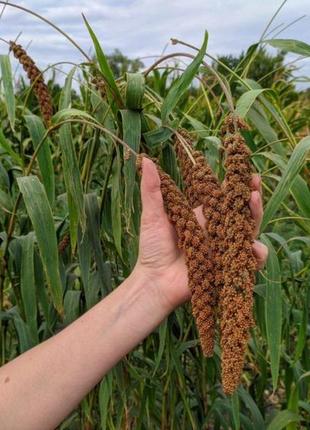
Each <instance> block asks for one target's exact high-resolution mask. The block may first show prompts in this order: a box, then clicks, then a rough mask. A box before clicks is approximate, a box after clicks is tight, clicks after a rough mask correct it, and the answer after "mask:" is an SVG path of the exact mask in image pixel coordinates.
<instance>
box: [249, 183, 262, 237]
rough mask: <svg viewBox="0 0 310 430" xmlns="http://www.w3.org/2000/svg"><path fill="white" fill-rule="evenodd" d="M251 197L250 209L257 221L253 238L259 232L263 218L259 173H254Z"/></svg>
mask: <svg viewBox="0 0 310 430" xmlns="http://www.w3.org/2000/svg"><path fill="white" fill-rule="evenodd" d="M251 188H252V190H253V191H252V193H251V198H250V203H249V206H250V210H251V215H252V218H253V219H254V221H255V228H254V232H253V238H255V237H257V236H258V234H259V229H260V225H261V222H262V219H263V201H262V184H261V178H260V176H259V175H253V177H252V181H251Z"/></svg>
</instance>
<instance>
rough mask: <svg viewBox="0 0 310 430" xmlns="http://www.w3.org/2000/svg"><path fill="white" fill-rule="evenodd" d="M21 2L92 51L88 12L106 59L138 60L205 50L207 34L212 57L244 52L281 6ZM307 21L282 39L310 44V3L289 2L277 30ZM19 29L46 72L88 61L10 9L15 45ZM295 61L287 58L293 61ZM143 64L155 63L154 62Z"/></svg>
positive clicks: (0, 25)
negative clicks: (175, 42)
mask: <svg viewBox="0 0 310 430" xmlns="http://www.w3.org/2000/svg"><path fill="white" fill-rule="evenodd" d="M15 1H16V3H17V4H19V5H22V6H25V7H27V8H30V9H32V10H34V11H36V12H37V13H40V14H42V15H44V16H45V17H46V18H48V19H50V20H52V21H53V22H54V23H55V24H57V25H58V26H60V27H61V28H62V29H63V30H65V31H66V32H68V33H69V34H70V35H71V36H72V37H73V38H74V39H75V40H76V41H77V42H78V43H79V44H80V45H81V46H82V47H83V49H84V50H85V51H87V52H88V53H90V52H91V42H90V39H89V36H88V33H87V31H86V29H85V26H84V24H83V21H82V18H81V12H83V13H84V14H85V15H86V17H87V18H88V20H89V22H90V23H91V25H92V27H93V29H94V30H95V32H96V33H97V36H98V37H99V39H100V41H101V44H102V46H103V48H104V50H105V51H106V52H107V53H109V52H111V51H112V50H113V49H114V48H119V49H120V50H121V51H122V52H123V53H124V54H126V55H128V56H130V57H134V58H136V57H145V56H151V55H160V54H161V53H162V51H163V49H166V51H165V52H166V53H169V52H173V51H176V50H180V48H181V47H178V46H171V44H169V41H170V38H171V37H176V38H179V39H182V40H184V41H187V42H188V43H191V44H194V45H196V46H199V45H200V44H201V42H202V37H203V33H204V30H205V29H207V30H208V32H209V46H208V51H209V52H210V53H211V54H213V55H221V54H229V53H231V54H238V53H240V52H241V51H242V50H244V49H246V48H247V47H248V46H249V45H250V44H252V43H254V42H256V41H257V40H258V39H259V37H260V35H261V33H262V31H263V29H264V28H265V26H266V24H267V22H268V21H269V19H270V18H271V16H272V15H273V13H274V12H275V11H276V9H277V8H278V7H279V5H280V4H281V1H278V0H277V1H275V0H247V1H245V0H212V1H211V0H118V1H112V0H101V1H96V0H93V1H91V0H74V1H73V0H63V1H59V0H58V1H57V0H54V1H52V0H40V1H36V0H27V1H19V0H15ZM302 15H307V16H306V17H305V18H303V19H302V20H301V21H299V22H297V23H296V24H295V25H294V26H292V27H289V28H288V29H287V30H285V31H284V32H283V33H281V35H280V36H279V37H281V38H295V39H301V40H303V41H305V42H307V43H310V0H288V1H287V3H286V4H285V6H284V8H283V9H282V10H281V12H280V14H279V16H278V17H277V18H276V20H275V22H274V23H273V28H274V27H276V26H278V25H282V27H279V30H280V29H281V28H283V27H284V26H286V25H287V24H289V23H290V22H292V21H293V20H295V19H297V18H299V17H300V16H302ZM20 31H22V35H21V37H20V39H19V41H20V43H21V44H22V45H24V46H26V45H27V44H29V43H30V46H29V53H30V54H31V55H32V56H33V58H34V59H35V60H36V61H37V63H38V64H39V66H40V67H41V68H44V67H46V66H47V65H48V64H51V63H55V62H59V61H73V62H80V61H83V58H82V56H81V54H80V53H79V52H78V51H77V50H76V49H75V48H74V47H73V46H72V45H70V43H69V42H68V41H67V40H65V39H64V38H63V37H62V36H61V35H59V34H58V33H57V32H55V31H54V30H53V29H51V28H49V27H48V26H47V25H46V24H45V23H43V22H40V21H38V20H37V19H36V18H34V17H32V16H30V15H27V14H25V13H23V12H21V11H18V10H16V9H13V8H11V7H9V6H8V7H7V8H6V9H5V11H4V14H3V16H2V18H1V21H0V36H1V37H2V38H5V39H14V38H15V37H16V36H17V34H18V33H19V32H20ZM167 44H168V46H167ZM0 46H1V48H0V53H6V52H7V47H6V45H5V44H2V45H0ZM181 50H182V51H184V49H183V48H181ZM293 58H294V56H290V57H288V61H289V60H291V59H293ZM143 61H144V62H145V64H149V63H150V61H151V60H143ZM298 65H299V66H300V67H302V68H301V70H300V71H299V72H298V74H300V75H307V76H308V77H309V76H310V60H309V59H306V60H303V61H302V62H299V63H298Z"/></svg>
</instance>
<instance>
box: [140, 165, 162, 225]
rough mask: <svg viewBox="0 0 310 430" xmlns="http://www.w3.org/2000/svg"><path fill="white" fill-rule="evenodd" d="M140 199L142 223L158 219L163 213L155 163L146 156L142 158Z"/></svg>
mask: <svg viewBox="0 0 310 430" xmlns="http://www.w3.org/2000/svg"><path fill="white" fill-rule="evenodd" d="M141 200H142V208H143V210H142V215H141V219H142V221H143V222H144V223H145V222H147V223H152V222H154V221H155V220H156V221H158V219H160V218H161V217H162V216H163V215H165V209H164V202H163V197H162V194H161V190H160V178H159V175H158V172H157V169H156V166H155V164H154V163H153V161H151V160H149V159H148V158H146V157H144V158H143V160H142V179H141Z"/></svg>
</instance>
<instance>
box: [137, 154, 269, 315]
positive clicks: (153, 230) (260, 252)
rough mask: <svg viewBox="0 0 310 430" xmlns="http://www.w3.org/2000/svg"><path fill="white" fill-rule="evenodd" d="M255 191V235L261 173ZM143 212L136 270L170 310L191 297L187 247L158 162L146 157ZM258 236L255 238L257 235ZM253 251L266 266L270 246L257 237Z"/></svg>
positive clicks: (259, 217) (198, 213)
mask: <svg viewBox="0 0 310 430" xmlns="http://www.w3.org/2000/svg"><path fill="white" fill-rule="evenodd" d="M251 186H252V189H253V191H252V194H251V199H250V202H249V206H250V210H251V214H252V217H253V219H254V220H255V232H254V234H255V237H257V235H258V233H259V227H260V223H261V220H262V216H263V205H262V197H261V194H262V190H261V180H260V177H259V176H258V175H255V176H253V179H252V183H251ZM141 199H142V206H143V210H142V215H141V226H140V244H139V257H138V261H137V265H136V268H135V269H136V270H140V271H142V272H143V274H144V276H145V278H146V279H147V281H148V282H150V283H151V284H152V285H155V287H156V288H157V291H158V293H159V295H160V297H161V298H162V300H163V305H164V306H167V307H168V309H169V310H170V311H172V310H173V309H174V308H176V307H177V306H178V305H180V304H182V303H184V302H185V301H187V300H189V299H190V297H191V292H190V290H189V288H188V278H187V268H186V264H185V258H184V254H183V251H182V250H180V249H179V248H178V247H177V238H176V232H175V230H174V227H173V225H172V224H171V223H170V221H169V220H168V216H167V214H166V212H165V209H164V203H163V198H162V194H161V190H160V179H159V176H158V173H157V169H156V166H155V164H154V163H153V162H152V161H151V160H149V159H147V158H143V164H142V180H141ZM194 212H195V214H196V217H197V219H198V222H199V223H200V225H201V226H202V227H203V226H204V224H205V218H204V216H203V214H202V207H201V206H200V207H198V208H196V209H195V210H194ZM254 239H255V238H254ZM253 252H254V255H255V257H256V259H257V265H258V268H262V267H263V265H264V264H265V261H266V259H267V255H268V249H267V247H266V246H265V245H264V244H262V243H261V242H259V241H257V240H255V241H254V243H253Z"/></svg>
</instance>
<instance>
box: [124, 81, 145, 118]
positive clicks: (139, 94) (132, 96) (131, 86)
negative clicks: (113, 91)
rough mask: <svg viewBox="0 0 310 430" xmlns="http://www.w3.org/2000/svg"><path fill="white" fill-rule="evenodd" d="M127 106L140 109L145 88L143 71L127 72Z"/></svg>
mask: <svg viewBox="0 0 310 430" xmlns="http://www.w3.org/2000/svg"><path fill="white" fill-rule="evenodd" d="M126 78H127V86H126V107H127V108H128V109H132V110H138V111H140V110H141V109H142V100H143V96H144V90H145V79H144V75H143V74H142V73H126Z"/></svg>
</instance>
